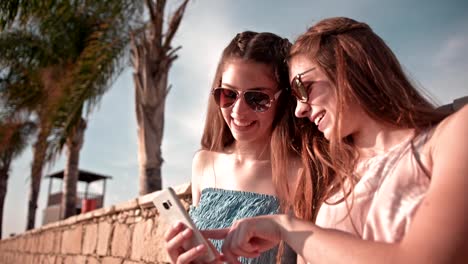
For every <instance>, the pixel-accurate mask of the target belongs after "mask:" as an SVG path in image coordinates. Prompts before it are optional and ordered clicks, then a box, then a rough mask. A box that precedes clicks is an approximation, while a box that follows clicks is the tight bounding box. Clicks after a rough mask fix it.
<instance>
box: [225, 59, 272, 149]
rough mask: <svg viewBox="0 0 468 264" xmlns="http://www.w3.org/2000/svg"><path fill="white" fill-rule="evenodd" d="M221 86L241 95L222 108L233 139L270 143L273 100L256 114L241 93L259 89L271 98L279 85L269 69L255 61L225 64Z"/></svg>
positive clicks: (237, 61) (238, 61) (235, 61)
mask: <svg viewBox="0 0 468 264" xmlns="http://www.w3.org/2000/svg"><path fill="white" fill-rule="evenodd" d="M224 69H225V70H224V72H223V74H222V78H221V80H222V81H221V87H224V88H230V89H234V90H237V91H239V92H240V95H241V96H240V97H239V98H238V99H237V100H236V101H235V103H234V104H233V105H231V106H229V107H225V108H221V112H222V115H223V118H224V120H225V122H226V124H227V125H228V127H229V129H230V130H231V133H232V135H233V136H234V138H235V139H236V140H237V141H239V142H255V141H259V142H262V143H264V142H265V140H269V138H270V136H271V131H272V124H273V120H274V117H275V113H276V105H277V104H276V101H274V102H272V104H271V107H270V108H268V110H266V111H264V112H255V111H254V110H253V109H252V108H251V107H250V106H249V105H248V104H247V103H246V101H245V98H244V93H242V92H243V91H246V90H258V91H262V92H264V93H266V94H268V95H269V97H270V98H274V95H275V93H276V92H278V87H277V86H278V85H277V83H276V81H275V80H274V78H273V74H272V69H271V67H269V66H267V65H265V64H261V63H255V62H246V61H241V60H234V61H232V62H230V63H228V64H226V66H225V68H224Z"/></svg>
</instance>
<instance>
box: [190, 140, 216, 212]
mask: <svg viewBox="0 0 468 264" xmlns="http://www.w3.org/2000/svg"><path fill="white" fill-rule="evenodd" d="M213 155H214V152H212V151H208V150H203V149H202V150H199V151H197V152H196V153H195V155H194V156H193V159H192V182H191V183H192V202H193V205H194V206H197V205H198V202H199V200H200V194H201V190H202V189H203V187H204V186H205V185H206V183H205V181H206V179H205V178H204V176H205V170H206V168H207V166H209V164H211V163H212V162H213V161H212V160H213Z"/></svg>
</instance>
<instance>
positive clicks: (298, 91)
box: [291, 67, 315, 103]
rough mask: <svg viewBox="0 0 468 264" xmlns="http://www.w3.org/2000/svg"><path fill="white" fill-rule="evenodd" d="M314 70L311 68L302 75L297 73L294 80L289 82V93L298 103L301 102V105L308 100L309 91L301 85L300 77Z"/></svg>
mask: <svg viewBox="0 0 468 264" xmlns="http://www.w3.org/2000/svg"><path fill="white" fill-rule="evenodd" d="M314 69H315V67H314V68H312V69H309V70H307V71H305V72H303V73H299V74H298V75H296V76H294V78H293V79H292V81H291V93H292V95H293V96H294V97H296V99H297V100H298V101H299V102H302V103H305V102H307V101H308V100H309V92H310V89H307V88H306V87H305V86H304V84H303V83H302V79H301V78H302V76H303V75H304V74H306V73H308V72H311V71H313V70H314Z"/></svg>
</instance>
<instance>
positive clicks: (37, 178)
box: [26, 126, 50, 230]
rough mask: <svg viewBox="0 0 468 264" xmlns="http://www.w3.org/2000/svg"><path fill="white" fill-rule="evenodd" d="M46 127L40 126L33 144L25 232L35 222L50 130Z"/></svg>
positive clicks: (31, 227) (32, 226)
mask: <svg viewBox="0 0 468 264" xmlns="http://www.w3.org/2000/svg"><path fill="white" fill-rule="evenodd" d="M47 127H48V126H41V127H40V131H39V135H38V137H37V141H36V143H35V144H34V153H33V156H34V157H33V162H32V166H31V185H30V190H29V200H28V215H27V223H26V230H30V229H33V228H34V226H35V221H36V209H37V198H38V196H39V190H40V188H41V180H42V169H43V166H44V162H45V157H46V151H47V145H48V142H47V136H48V135H49V131H50V129H48V128H47Z"/></svg>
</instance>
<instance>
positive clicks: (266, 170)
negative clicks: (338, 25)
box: [166, 31, 310, 263]
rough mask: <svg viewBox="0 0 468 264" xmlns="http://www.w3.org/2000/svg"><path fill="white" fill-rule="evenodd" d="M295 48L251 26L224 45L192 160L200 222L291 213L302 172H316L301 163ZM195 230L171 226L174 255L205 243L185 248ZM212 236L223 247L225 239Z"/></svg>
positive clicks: (216, 224) (212, 224)
mask: <svg viewBox="0 0 468 264" xmlns="http://www.w3.org/2000/svg"><path fill="white" fill-rule="evenodd" d="M290 47H291V43H290V42H289V41H288V40H287V39H283V38H281V37H279V36H277V35H275V34H272V33H256V32H251V31H246V32H242V33H240V34H238V35H237V36H236V37H235V38H234V39H232V41H231V42H230V43H229V45H228V46H227V47H226V48H225V49H224V51H223V53H222V56H221V59H220V62H219V64H218V67H217V70H216V74H215V78H214V81H213V85H212V87H211V94H210V97H209V102H208V113H207V116H206V123H205V130H204V133H203V137H202V140H201V145H202V148H201V150H200V151H199V152H198V153H197V154H196V155H195V157H194V159H193V170H192V197H193V206H192V207H191V209H190V215H191V217H192V219H193V220H194V222H195V224H196V225H197V227H198V228H199V229H213V228H226V227H229V226H231V225H232V223H233V222H234V221H236V220H238V219H242V218H246V217H252V216H258V215H266V214H277V213H279V212H280V211H283V212H285V211H287V210H286V208H285V207H284V205H286V204H289V205H290V204H293V203H294V202H293V199H295V197H294V196H293V193H294V192H293V190H294V189H295V188H296V185H297V182H298V181H299V176H300V175H301V174H304V175H302V177H301V179H302V180H305V179H310V175H309V173H310V172H309V171H307V173H305V171H304V170H301V168H302V167H301V161H300V152H301V145H300V141H299V135H300V133H302V132H305V131H306V129H303V130H302V131H299V130H298V128H299V127H301V125H300V124H301V123H304V121H302V120H298V119H296V118H295V117H294V108H295V104H296V102H295V99H294V98H293V97H292V96H291V95H290V89H289V76H288V67H287V62H286V59H287V56H288V54H289V50H290ZM285 138H287V139H288V140H285ZM279 164H281V165H279ZM278 180H281V181H282V184H281V186H280V184H277V183H275V181H278ZM275 185H276V186H280V187H279V189H277V188H275ZM300 194H301V195H300V196H298V197H296V199H299V200H302V195H303V194H305V192H300ZM280 201H283V205H282V206H280ZM280 208H282V209H281V210H280ZM183 230H185V231H183ZM190 235H191V230H189V229H184V226H182V225H180V224H179V225H177V226H175V227H173V228H172V229H171V230H169V231H168V233H167V235H166V241H167V248H168V253H169V255H170V257H171V259H172V261H173V262H177V263H188V262H190V261H192V260H193V259H195V258H196V257H197V256H199V255H201V254H203V250H206V249H203V248H193V249H191V250H188V251H185V250H184V249H182V244H183V242H184V241H185V240H186V239H187V238H188V237H189V236H190ZM212 242H213V244H214V246H215V247H216V248H217V249H218V250H221V247H222V241H219V240H218V241H216V240H214V241H212ZM276 253H277V250H276V249H273V250H269V251H267V252H264V253H263V254H259V255H258V256H256V258H252V259H247V258H241V259H240V261H241V262H242V263H272V262H275V258H276V255H277V254H276ZM287 263H291V262H290V261H287Z"/></svg>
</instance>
